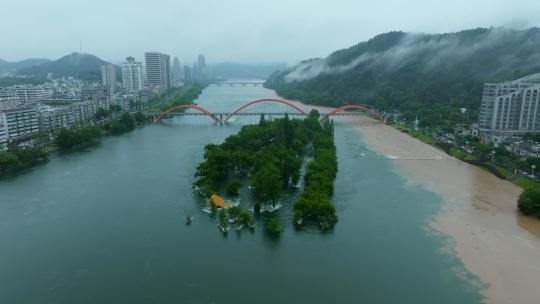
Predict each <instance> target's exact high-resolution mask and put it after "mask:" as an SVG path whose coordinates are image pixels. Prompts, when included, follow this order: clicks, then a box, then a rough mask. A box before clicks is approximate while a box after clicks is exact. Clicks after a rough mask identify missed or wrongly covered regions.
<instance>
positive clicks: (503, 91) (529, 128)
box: [479, 73, 540, 145]
mask: <svg viewBox="0 0 540 304" xmlns="http://www.w3.org/2000/svg"><path fill="white" fill-rule="evenodd" d="M539 103H540V73H538V74H533V75H529V76H527V77H523V78H520V79H517V80H514V81H509V82H501V83H486V84H484V92H483V95H482V104H481V106H480V115H479V125H480V129H479V131H480V133H479V136H480V137H481V138H482V140H483V141H485V142H493V143H495V145H498V144H500V143H501V142H503V141H504V140H505V139H506V138H508V137H511V136H514V135H521V134H524V133H530V132H540V108H539Z"/></svg>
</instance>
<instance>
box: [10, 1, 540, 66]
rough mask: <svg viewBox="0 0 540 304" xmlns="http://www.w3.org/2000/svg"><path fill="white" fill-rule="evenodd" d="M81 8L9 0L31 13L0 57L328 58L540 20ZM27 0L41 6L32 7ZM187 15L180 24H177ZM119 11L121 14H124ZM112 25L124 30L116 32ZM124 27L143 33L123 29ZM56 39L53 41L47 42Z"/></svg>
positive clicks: (524, 11) (443, 7)
mask: <svg viewBox="0 0 540 304" xmlns="http://www.w3.org/2000/svg"><path fill="white" fill-rule="evenodd" d="M158 4H162V5H163V6H165V7H167V9H166V10H162V11H161V14H158V15H149V14H148V11H151V9H152V7H154V6H155V5H158ZM73 5H74V4H73V3H72V2H67V1H64V0H56V1H49V2H47V3H42V2H40V1H25V3H15V2H12V3H7V4H5V5H4V8H5V10H6V11H22V10H25V11H26V14H27V17H26V18H19V17H18V16H16V15H11V14H7V15H6V16H5V17H4V18H2V20H0V25H1V26H3V28H10V29H12V30H10V31H7V32H6V33H4V35H3V42H5V45H9V46H10V47H9V48H7V49H4V50H3V51H2V53H0V58H2V59H4V60H7V61H19V60H24V59H27V58H36V57H37V58H49V59H57V58H60V57H61V56H63V55H65V54H68V53H71V52H74V51H80V50H81V49H82V51H83V52H86V53H90V54H96V55H98V56H99V57H101V58H103V59H104V60H107V61H113V63H120V62H121V61H122V60H123V58H125V56H127V55H128V54H129V55H132V56H135V57H136V58H142V54H143V53H144V52H145V51H147V50H148V49H149V48H152V49H153V50H158V51H160V52H163V53H167V54H174V55H176V56H178V57H179V59H180V61H185V59H189V58H195V57H196V56H197V55H198V54H199V53H204V54H206V55H207V56H208V57H209V58H213V60H212V62H224V61H232V62H241V63H267V62H288V63H293V62H296V61H298V60H300V59H302V58H305V57H306V56H307V57H324V56H326V55H328V54H329V53H330V52H332V51H333V50H335V49H339V48H344V47H348V46H351V45H354V44H356V43H358V42H361V41H364V40H366V39H368V38H370V37H372V36H374V35H376V34H379V33H383V32H387V31H392V30H400V31H406V32H426V33H441V32H453V31H459V30H462V29H467V28H475V27H491V26H495V27H500V26H503V27H510V28H525V27H532V26H539V25H540V21H539V20H538V19H537V18H536V16H535V12H537V11H539V10H540V3H535V2H531V1H526V0H517V1H509V0H498V1H487V0H482V1H477V2H475V4H474V5H471V4H470V2H469V1H465V0H457V1H454V2H451V3H449V2H440V3H438V4H437V6H438V10H439V11H441V12H444V14H445V22H444V23H442V22H440V20H439V19H440V16H439V15H437V14H434V13H433V12H431V11H430V10H431V7H432V1H427V0H415V1H408V2H407V3H402V2H399V1H397V0H387V1H381V2H380V3H371V2H366V1H339V2H338V3H336V2H332V3H324V2H322V3H317V4H316V5H314V4H313V2H312V1H298V2H295V3H294V4H290V3H288V4H286V3H283V5H275V3H272V4H270V3H267V4H265V3H263V4H261V5H258V6H257V9H256V10H255V8H254V7H253V3H252V2H250V1H245V0H234V1H229V2H227V3H220V2H213V1H201V3H175V2H171V1H158V3H148V4H139V5H138V6H136V7H133V6H130V7H129V9H130V14H129V15H123V13H124V12H125V9H126V7H128V3H127V2H124V1H120V2H115V3H114V4H111V3H107V5H100V1H97V2H96V1H94V2H92V3H77V4H76V5H77V6H76V7H73ZM29 6H31V7H33V8H34V9H33V10H26V8H27V7H29ZM72 7H73V9H71V8H72ZM102 7H107V9H106V10H103V9H102ZM283 7H287V9H283ZM458 7H459V9H457V8H458ZM209 8H212V9H209ZM389 8H395V9H391V10H390V9H389ZM508 11H512V12H513V14H508V13H507V12H508ZM44 12H45V13H44ZM260 12H264V14H261V13H260ZM98 15H99V16H101V17H100V20H102V22H99V23H96V22H94V19H93V18H94V16H98ZM180 15H181V17H182V22H181V23H174V22H171V20H174V19H175V18H178V17H179V16H180ZM118 16H123V19H121V21H119V19H118ZM233 17H234V18H233ZM108 20H110V21H108ZM141 20H145V22H140V21H141ZM23 22H24V24H23ZM28 23H29V24H28ZM67 24H69V26H66V25H67ZM201 24H205V26H200V25H201ZM23 25H24V26H23ZM59 28H62V31H64V32H65V34H64V35H62V36H61V37H57V35H56V32H57V31H58V29H59ZM111 28H115V29H116V30H115V31H111V30H110V29H111ZM164 28H166V29H167V30H163V29H164ZM121 32H132V33H136V34H131V35H127V36H119V35H118V33H121ZM53 36H54V37H55V43H54V44H50V43H47V41H48V40H49V39H50V37H53ZM20 37H26V39H24V40H21V39H20ZM201 38H204V39H201ZM321 42H324V43H321ZM81 45H82V47H81ZM149 46H152V47H149ZM186 46H189V47H186ZM284 46H286V47H284ZM37 50H39V52H37Z"/></svg>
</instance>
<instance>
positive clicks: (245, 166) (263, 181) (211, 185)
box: [194, 116, 308, 209]
mask: <svg viewBox="0 0 540 304" xmlns="http://www.w3.org/2000/svg"><path fill="white" fill-rule="evenodd" d="M305 129H306V128H305V124H304V122H302V121H300V120H290V119H289V117H288V116H286V117H285V118H283V119H277V120H274V121H266V120H265V119H264V116H261V120H260V122H259V124H257V125H248V126H244V127H243V128H242V129H241V130H240V132H239V133H238V134H236V135H232V136H229V137H228V138H226V139H225V141H224V142H223V143H222V144H220V145H215V144H209V145H207V146H206V147H205V153H204V161H203V162H202V163H200V164H199V166H198V167H197V172H196V173H195V177H196V180H195V182H194V186H195V187H197V188H198V189H199V192H200V193H201V194H203V195H206V196H210V195H211V194H212V193H214V192H215V191H216V189H217V188H218V187H219V186H222V185H223V184H225V183H226V182H227V181H228V183H226V191H227V193H228V194H229V195H237V194H238V189H239V188H240V187H241V181H240V179H242V178H244V179H245V178H248V177H250V180H251V186H252V195H253V198H254V200H255V202H256V204H257V205H259V204H261V203H264V202H272V203H273V204H275V203H276V201H277V200H278V199H279V197H280V196H281V193H282V191H283V189H286V188H289V187H292V186H295V185H296V184H297V183H298V180H299V179H300V167H301V164H302V161H301V157H302V155H303V153H304V145H305V144H306V143H307V139H308V138H307V136H306V132H305ZM256 208H257V209H259V208H260V205H259V206H257V207H256Z"/></svg>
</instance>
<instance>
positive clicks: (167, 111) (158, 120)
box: [154, 104, 219, 123]
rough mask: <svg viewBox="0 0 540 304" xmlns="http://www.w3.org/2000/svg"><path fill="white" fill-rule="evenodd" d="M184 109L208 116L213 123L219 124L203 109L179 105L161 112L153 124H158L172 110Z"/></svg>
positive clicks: (190, 105) (191, 105) (216, 119)
mask: <svg viewBox="0 0 540 304" xmlns="http://www.w3.org/2000/svg"><path fill="white" fill-rule="evenodd" d="M186 108H189V109H195V110H197V111H199V112H201V113H203V114H205V115H206V116H209V117H210V118H212V119H213V120H214V122H219V119H218V118H217V117H216V116H215V115H214V114H212V113H210V112H208V110H206V109H203V108H201V107H199V106H197V105H194V104H189V105H179V106H174V107H172V108H170V109H167V110H165V111H163V112H161V113H160V114H159V115H158V116H157V117H156V118H155V119H154V122H156V123H158V122H160V121H161V119H162V118H163V117H164V116H166V115H167V114H169V113H171V112H172V111H174V110H177V109H186Z"/></svg>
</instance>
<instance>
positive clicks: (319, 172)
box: [294, 112, 337, 230]
mask: <svg viewBox="0 0 540 304" xmlns="http://www.w3.org/2000/svg"><path fill="white" fill-rule="evenodd" d="M318 117H319V114H318V113H317V112H312V113H310V117H309V118H308V120H312V122H317V124H315V123H312V124H311V126H312V127H313V130H312V136H313V139H312V142H313V160H311V161H310V162H309V164H308V167H307V172H306V174H305V176H304V179H305V182H306V186H305V189H304V192H303V193H302V195H301V196H300V197H299V198H298V200H297V201H296V202H295V203H294V217H295V220H296V222H297V223H301V222H302V221H303V220H305V219H310V220H315V221H316V222H317V223H318V224H319V227H320V228H321V229H322V230H328V229H330V228H332V226H333V225H334V224H335V222H336V221H337V217H336V209H335V207H334V205H333V204H332V202H331V201H330V198H331V197H332V194H333V193H334V179H335V178H336V174H337V157H336V147H335V145H334V127H333V125H332V123H330V122H326V123H324V125H322V126H321V125H320V124H318Z"/></svg>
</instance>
